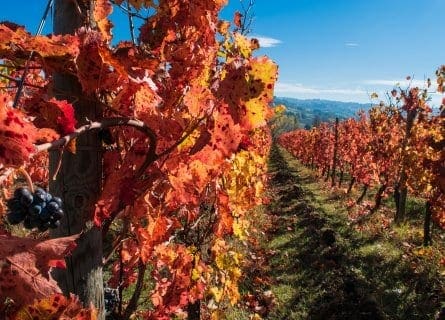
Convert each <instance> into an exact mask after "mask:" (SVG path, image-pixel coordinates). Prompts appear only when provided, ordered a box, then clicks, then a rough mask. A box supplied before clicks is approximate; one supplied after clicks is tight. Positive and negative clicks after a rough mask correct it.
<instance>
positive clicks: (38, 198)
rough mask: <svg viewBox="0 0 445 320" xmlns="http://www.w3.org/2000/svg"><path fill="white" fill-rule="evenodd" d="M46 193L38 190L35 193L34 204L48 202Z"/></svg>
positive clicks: (40, 189)
mask: <svg viewBox="0 0 445 320" xmlns="http://www.w3.org/2000/svg"><path fill="white" fill-rule="evenodd" d="M46 197H47V196H46V191H45V190H43V189H42V188H37V189H36V191H35V192H34V202H35V203H38V204H40V203H43V202H46Z"/></svg>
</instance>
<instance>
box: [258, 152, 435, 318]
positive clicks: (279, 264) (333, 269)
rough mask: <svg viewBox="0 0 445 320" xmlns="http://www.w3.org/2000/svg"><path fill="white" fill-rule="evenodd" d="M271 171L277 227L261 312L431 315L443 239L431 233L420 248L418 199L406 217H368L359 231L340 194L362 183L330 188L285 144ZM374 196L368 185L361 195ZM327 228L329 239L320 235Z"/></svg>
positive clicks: (270, 247)
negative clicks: (393, 221) (393, 220)
mask: <svg viewBox="0 0 445 320" xmlns="http://www.w3.org/2000/svg"><path fill="white" fill-rule="evenodd" d="M270 171H271V174H272V176H276V177H279V179H278V180H277V179H272V185H273V187H274V188H275V190H277V191H276V192H275V194H274V198H273V199H274V200H273V201H272V203H271V204H270V206H269V210H270V212H271V214H272V219H273V221H274V222H273V225H274V226H275V228H272V229H273V230H272V234H270V235H269V236H270V239H269V241H268V242H267V243H265V244H264V245H265V246H266V248H267V249H268V250H269V251H270V252H273V255H271V256H270V257H269V264H270V270H271V271H270V276H271V277H272V279H274V280H273V283H272V285H271V289H272V291H273V293H274V294H275V297H276V307H275V308H274V309H273V310H272V311H271V312H270V313H269V314H268V315H267V317H265V318H267V319H416V320H417V319H433V318H434V315H435V314H436V313H437V312H438V310H439V309H440V304H441V300H443V298H444V292H443V289H442V288H443V287H444V279H443V277H441V276H440V273H441V272H443V269H440V266H439V263H438V261H439V259H440V253H441V252H442V253H443V249H444V244H443V242H440V237H436V243H435V245H434V246H433V247H432V248H431V249H429V251H427V252H426V253H422V252H420V253H419V251H418V250H419V248H421V247H419V245H420V244H421V239H422V232H421V230H422V229H421V227H422V224H421V223H420V222H421V216H422V211H421V210H422V202H421V200H419V199H411V200H410V201H409V203H408V205H407V212H408V217H409V219H408V220H407V222H406V223H404V224H401V225H399V226H390V227H389V228H386V229H385V228H377V229H376V228H373V227H372V224H375V223H378V221H379V220H373V219H371V220H370V221H368V222H367V223H368V224H369V225H365V226H364V228H363V229H362V230H360V231H359V230H358V229H357V228H355V226H354V225H351V222H350V220H349V219H348V214H349V211H348V208H347V207H346V205H345V200H347V199H348V197H353V198H354V197H358V195H359V194H360V192H361V190H357V189H355V190H354V191H353V192H352V194H351V195H346V194H345V193H344V192H342V191H341V190H340V189H336V190H331V189H330V188H329V187H328V184H326V183H323V182H319V180H317V178H316V176H315V173H314V172H313V171H311V170H310V169H308V168H306V167H304V166H302V165H300V164H299V162H298V161H297V160H295V159H293V158H292V157H291V155H290V154H289V153H287V152H285V151H284V150H282V149H275V150H273V153H272V155H271V162H270ZM285 177H287V178H286V179H284V178H285ZM280 179H281V180H280ZM321 180H323V179H321ZM344 185H346V183H344ZM295 186H298V187H299V188H301V189H302V192H301V193H300V194H295V190H296V189H297V188H296V187H295ZM372 197H373V190H370V193H369V195H368V196H367V198H366V199H368V200H370V201H371V200H372ZM390 200H391V199H388V200H387V202H388V204H390V203H391V201H390ZM384 210H386V211H382V212H388V210H389V211H390V210H392V208H391V206H389V208H388V207H386V208H385V209H384ZM380 214H381V213H380V212H377V214H376V217H379V215H380ZM419 218H420V219H419ZM368 227H369V228H368ZM330 232H332V233H333V234H334V235H335V241H334V243H332V244H328V243H326V242H325V241H324V238H323V237H324V235H325V234H327V233H330Z"/></svg>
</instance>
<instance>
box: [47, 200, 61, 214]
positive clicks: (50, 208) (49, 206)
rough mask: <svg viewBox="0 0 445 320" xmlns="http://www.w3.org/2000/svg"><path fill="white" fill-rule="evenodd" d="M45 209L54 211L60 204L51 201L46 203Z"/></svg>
mask: <svg viewBox="0 0 445 320" xmlns="http://www.w3.org/2000/svg"><path fill="white" fill-rule="evenodd" d="M46 209H47V210H48V211H49V212H51V213H55V212H56V211H57V210H59V209H60V206H59V205H58V204H57V202H55V201H51V202H50V203H48V204H47V205H46Z"/></svg>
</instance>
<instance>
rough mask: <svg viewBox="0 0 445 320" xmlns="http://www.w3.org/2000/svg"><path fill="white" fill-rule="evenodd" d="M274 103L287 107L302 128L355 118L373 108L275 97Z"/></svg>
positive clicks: (345, 103)
mask: <svg viewBox="0 0 445 320" xmlns="http://www.w3.org/2000/svg"><path fill="white" fill-rule="evenodd" d="M274 103H275V104H276V105H277V104H283V105H285V106H286V108H287V113H289V114H292V115H295V116H296V117H297V119H298V121H299V124H300V127H302V128H303V127H311V126H312V125H313V124H314V123H316V122H324V121H329V120H334V119H335V118H336V117H338V118H340V119H346V118H350V117H354V116H356V115H357V112H358V111H359V110H368V109H369V108H370V107H371V104H370V103H367V104H364V103H355V102H342V101H331V100H320V99H308V100H301V99H295V98H285V97H274Z"/></svg>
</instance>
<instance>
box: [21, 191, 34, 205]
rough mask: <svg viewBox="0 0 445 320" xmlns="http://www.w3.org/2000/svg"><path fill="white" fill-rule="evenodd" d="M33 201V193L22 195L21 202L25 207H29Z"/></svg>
mask: <svg viewBox="0 0 445 320" xmlns="http://www.w3.org/2000/svg"><path fill="white" fill-rule="evenodd" d="M33 201H34V197H33V195H32V194H31V193H29V194H23V195H22V196H21V197H20V204H21V205H23V206H24V207H29V206H30V205H31V204H32V202H33Z"/></svg>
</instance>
